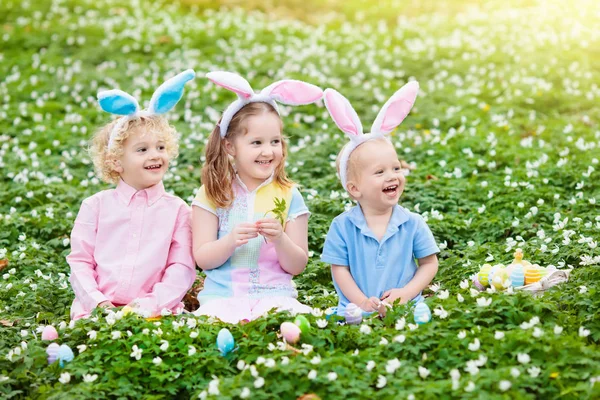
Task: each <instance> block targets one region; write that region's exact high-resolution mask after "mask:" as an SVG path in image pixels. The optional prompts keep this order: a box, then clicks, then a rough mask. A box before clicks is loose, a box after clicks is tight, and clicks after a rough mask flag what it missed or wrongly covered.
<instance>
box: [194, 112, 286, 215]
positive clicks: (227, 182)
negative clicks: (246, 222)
mask: <svg viewBox="0 0 600 400" xmlns="http://www.w3.org/2000/svg"><path fill="white" fill-rule="evenodd" d="M264 114H272V115H274V116H276V117H277V118H278V119H279V120H280V121H281V117H280V116H279V114H278V113H277V111H276V110H275V109H274V108H273V106H272V105H270V104H269V103H263V102H255V103H248V104H246V105H245V106H244V107H242V108H241V109H240V111H238V112H237V113H236V114H235V115H234V116H233V118H232V119H231V122H230V123H229V127H228V129H227V136H225V138H221V128H220V126H219V124H217V126H215V128H214V129H213V131H212V132H211V134H210V137H209V138H208V143H207V144H206V147H205V149H204V151H205V153H206V162H205V163H204V166H203V167H202V184H203V185H204V187H205V189H206V197H208V200H210V201H211V202H212V203H213V204H214V205H215V206H216V207H219V208H227V207H229V206H230V205H231V203H232V202H233V188H232V186H231V184H232V183H233V179H234V178H235V169H234V167H233V163H232V160H231V157H230V156H229V154H228V153H227V151H226V150H225V140H234V139H235V138H236V137H238V136H242V135H245V134H246V132H248V129H247V127H246V126H247V121H248V118H250V117H254V116H261V115H264ZM281 125H282V127H283V122H282V123H281ZM281 147H282V154H283V157H282V159H281V162H280V163H279V165H278V166H277V168H276V169H275V173H274V176H273V182H275V183H276V184H278V185H279V186H281V187H284V188H290V187H292V186H293V184H294V182H292V181H291V180H290V179H289V178H288V177H287V175H286V173H285V160H286V158H287V144H286V142H285V138H284V137H283V132H282V137H281Z"/></svg>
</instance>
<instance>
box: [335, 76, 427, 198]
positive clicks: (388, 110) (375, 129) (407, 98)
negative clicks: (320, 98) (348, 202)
mask: <svg viewBox="0 0 600 400" xmlns="http://www.w3.org/2000/svg"><path fill="white" fill-rule="evenodd" d="M418 93H419V84H418V83H417V82H414V81H413V82H409V83H407V84H406V85H404V86H403V87H402V88H400V89H399V90H398V91H397V92H396V93H394V95H393V96H392V97H390V99H389V100H388V101H387V102H386V103H385V104H384V105H383V107H382V108H381V110H380V111H379V114H377V118H375V122H373V126H371V133H363V128H362V124H361V123H360V119H359V118H358V115H357V114H356V111H354V108H352V105H351V104H350V102H349V101H348V99H346V98H345V97H344V96H342V95H341V94H340V93H338V92H337V91H335V90H333V89H326V90H325V96H324V100H325V106H326V107H327V110H328V111H329V114H331V118H333V121H334V122H335V124H336V125H337V126H338V128H340V129H341V130H342V131H343V132H344V133H345V134H346V136H348V138H350V142H349V143H348V144H347V145H346V147H345V148H344V151H343V153H342V155H341V158H340V180H341V181H342V186H343V187H344V189H346V190H348V188H347V187H346V177H347V173H348V171H347V169H348V159H349V158H350V154H351V153H352V152H353V151H354V150H356V148H357V147H358V146H359V145H361V144H362V143H364V142H366V141H368V140H373V139H378V138H386V139H387V135H389V134H390V133H391V132H392V131H393V130H394V129H395V128H396V127H397V126H398V125H400V123H401V122H402V121H403V120H404V118H406V116H407V115H408V113H409V112H410V109H411V108H412V106H413V104H415V100H416V98H417V94H418Z"/></svg>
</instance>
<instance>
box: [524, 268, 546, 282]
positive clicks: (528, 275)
mask: <svg viewBox="0 0 600 400" xmlns="http://www.w3.org/2000/svg"><path fill="white" fill-rule="evenodd" d="M540 279H542V271H541V270H540V268H536V267H534V266H531V267H529V268H525V284H526V285H531V284H532V283H535V282H537V281H539V280H540Z"/></svg>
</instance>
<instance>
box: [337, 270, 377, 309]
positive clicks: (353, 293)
mask: <svg viewBox="0 0 600 400" xmlns="http://www.w3.org/2000/svg"><path fill="white" fill-rule="evenodd" d="M331 273H332V274H333V278H334V279H335V282H336V283H337V285H338V286H339V288H340V290H341V291H342V293H343V294H344V296H346V298H347V299H348V300H350V302H351V303H354V304H356V305H358V306H359V307H360V308H362V309H363V310H365V311H377V309H378V307H379V299H377V298H375V297H371V298H369V297H367V296H366V295H365V294H364V293H363V292H362V290H360V288H359V287H358V285H357V284H356V282H355V281H354V278H353V277H352V274H350V268H348V267H346V266H342V265H332V266H331Z"/></svg>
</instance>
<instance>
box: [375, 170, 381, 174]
mask: <svg viewBox="0 0 600 400" xmlns="http://www.w3.org/2000/svg"><path fill="white" fill-rule="evenodd" d="M375 173H376V174H377V175H379V174H383V170H382V169H379V170H377V172H375Z"/></svg>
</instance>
